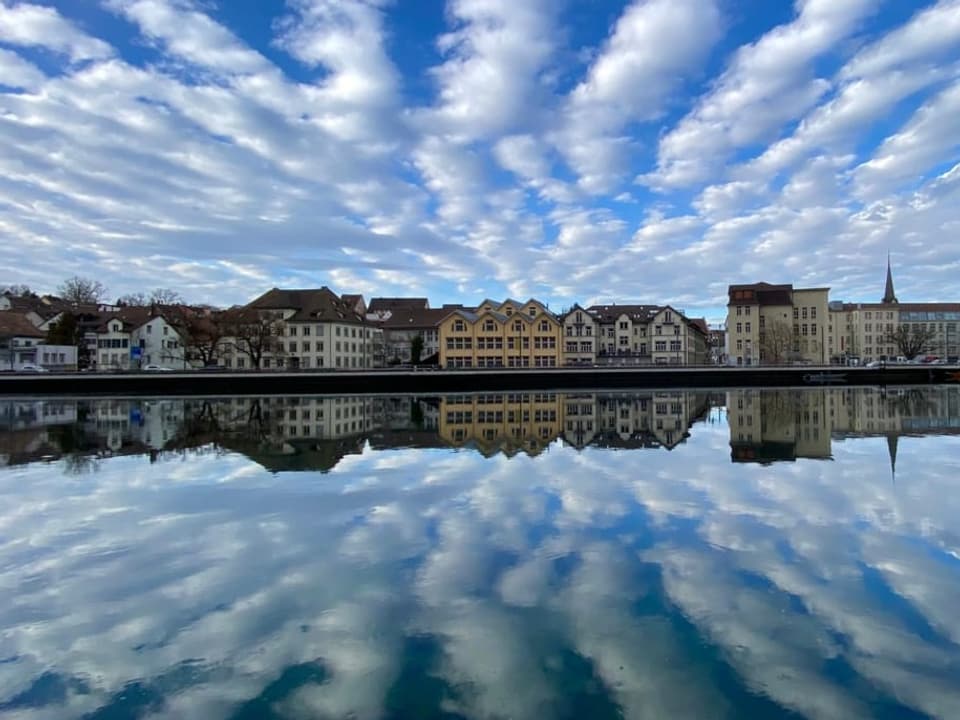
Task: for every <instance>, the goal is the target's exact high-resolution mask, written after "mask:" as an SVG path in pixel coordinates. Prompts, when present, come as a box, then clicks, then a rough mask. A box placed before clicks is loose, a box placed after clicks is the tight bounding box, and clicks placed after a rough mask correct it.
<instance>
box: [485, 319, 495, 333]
mask: <svg viewBox="0 0 960 720" xmlns="http://www.w3.org/2000/svg"><path fill="white" fill-rule="evenodd" d="M496 328H497V325H496V323H495V322H493V320H484V321H483V329H484V330H486V331H487V332H493V331H494V330H496Z"/></svg>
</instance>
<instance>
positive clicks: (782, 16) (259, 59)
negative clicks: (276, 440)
mask: <svg viewBox="0 0 960 720" xmlns="http://www.w3.org/2000/svg"><path fill="white" fill-rule="evenodd" d="M958 16H960V2H958V0H922V1H921V0H917V1H915V2H903V3H892V2H888V3H876V2H872V1H868V0H856V1H853V2H846V3H836V2H827V1H825V0H805V1H802V2H801V1H799V0H798V1H797V2H796V3H793V4H790V3H769V2H761V1H760V0H738V1H736V2H734V1H732V0H727V1H721V0H629V1H628V0H597V2H591V3H589V4H584V3H582V2H575V1H574V0H571V1H570V2H567V3H553V2H546V0H543V1H533V0H531V1H530V2H524V3H509V2H502V1H499V0H448V1H447V2H443V1H441V0H425V1H424V2H422V3H421V2H418V3H400V2H386V1H385V2H381V1H379V0H378V1H376V2H372V1H366V0H364V1H361V0H341V1H340V2H337V3H330V2H326V1H325V0H296V1H294V0H290V1H289V2H280V1H279V0H278V1H277V2H274V3H251V2H230V3H226V2H219V3H216V2H203V3H196V2H186V1H180V0H177V1H174V0H104V1H103V2H88V3H76V2H67V1H66V0H60V1H54V0H32V1H21V0H17V1H14V0H3V2H0V75H2V80H0V107H2V108H3V111H2V112H0V196H2V198H3V201H2V202H0V231H2V232H3V237H4V238H5V242H4V243H3V244H2V247H0V263H2V264H3V266H4V267H5V268H8V272H7V275H6V276H5V277H3V278H0V282H2V283H4V284H20V283H23V284H26V285H28V286H30V287H31V288H33V289H34V290H35V291H37V292H50V291H52V290H53V289H54V287H55V285H56V283H57V282H59V281H60V280H62V279H63V277H64V276H67V275H73V274H76V275H80V276H84V277H96V278H98V279H99V280H101V281H102V282H103V283H104V284H105V285H107V286H108V287H109V288H110V289H111V293H112V294H113V295H115V296H121V295H125V294H128V293H132V292H137V291H140V290H142V289H143V288H144V287H154V286H162V287H172V288H175V289H177V290H178V292H180V293H181V294H182V295H183V297H184V298H185V299H187V300H189V301H190V302H194V303H210V304H217V305H232V304H243V303H245V302H248V301H249V300H251V299H252V298H253V297H255V295H256V292H257V290H261V289H265V288H269V287H319V286H323V285H326V286H329V287H332V288H335V289H336V290H337V292H347V293H363V294H364V295H365V296H367V297H371V296H376V295H380V296H401V295H423V296H426V297H429V298H430V299H431V302H435V303H437V304H442V303H450V302H478V301H479V300H480V299H482V298H485V297H492V298H503V297H515V298H523V299H525V298H530V297H533V298H538V299H541V300H542V301H544V302H548V303H549V304H550V306H551V308H555V309H557V310H559V309H561V308H562V307H569V306H570V305H572V304H573V303H574V302H580V303H586V304H600V303H606V302H613V301H616V302H670V303H672V304H675V305H676V306H677V307H678V308H682V309H683V310H684V311H685V312H687V313H689V314H691V315H706V316H707V317H708V319H710V321H711V322H712V323H716V322H718V321H719V320H720V319H721V318H722V316H723V314H724V307H725V304H726V303H725V298H726V289H727V286H728V285H730V284H735V283H738V282H750V281H755V280H761V279H762V280H766V281H768V282H771V283H780V282H792V283H794V284H797V285H799V286H807V287H809V286H820V285H826V286H829V287H831V295H832V296H834V297H837V298H840V299H843V300H845V301H849V302H875V301H876V300H877V299H878V297H877V288H878V285H879V286H880V288H881V289H882V279H883V275H882V273H883V265H884V263H885V260H886V257H887V253H888V252H889V253H890V255H891V257H892V261H893V267H894V271H895V273H896V276H897V287H898V292H899V294H900V296H901V300H903V301H911V300H914V301H923V302H927V301H945V302H946V301H953V300H955V299H956V298H958V297H960V273H957V268H958V267H960V249H958V244H957V243H956V242H951V239H952V238H953V236H954V235H955V233H956V227H958V225H960V202H958V200H960V127H958V126H957V124H956V122H955V117H956V115H957V113H958V111H960V71H958V68H960V26H958V24H957V23H956V18H957V17H958ZM638 279H639V280H640V283H638ZM638 285H640V287H638ZM251 288H256V289H257V290H251ZM110 299H111V300H113V299H115V298H110Z"/></svg>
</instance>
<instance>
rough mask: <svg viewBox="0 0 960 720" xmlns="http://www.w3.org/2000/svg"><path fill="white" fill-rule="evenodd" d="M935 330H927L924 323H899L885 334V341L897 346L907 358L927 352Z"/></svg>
mask: <svg viewBox="0 0 960 720" xmlns="http://www.w3.org/2000/svg"><path fill="white" fill-rule="evenodd" d="M936 336H937V333H936V331H935V330H928V329H927V326H926V325H923V324H917V323H900V324H899V325H897V326H895V327H894V329H893V330H891V331H890V332H888V333H887V334H886V335H885V341H886V342H888V343H891V344H893V345H896V346H897V350H899V351H900V354H901V355H903V356H904V357H905V358H907V359H908V360H913V359H914V358H915V357H916V356H917V355H920V354H921V353H925V352H928V351H929V350H930V349H931V348H932V346H933V340H934V338H936Z"/></svg>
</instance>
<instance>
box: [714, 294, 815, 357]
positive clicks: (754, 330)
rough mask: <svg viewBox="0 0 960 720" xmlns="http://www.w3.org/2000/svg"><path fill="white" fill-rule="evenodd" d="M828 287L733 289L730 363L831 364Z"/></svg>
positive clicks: (729, 316) (729, 306)
mask: <svg viewBox="0 0 960 720" xmlns="http://www.w3.org/2000/svg"><path fill="white" fill-rule="evenodd" d="M828 294H829V288H794V287H793V285H789V284H785V285H771V284H770V283H765V282H760V283H753V284H751V285H731V286H730V287H729V288H728V303H727V321H726V334H727V348H726V354H727V362H728V364H730V365H782V364H788V363H803V364H824V363H826V362H827V361H828V360H829V347H828V345H829V341H828V334H829V331H828V324H829V318H828Z"/></svg>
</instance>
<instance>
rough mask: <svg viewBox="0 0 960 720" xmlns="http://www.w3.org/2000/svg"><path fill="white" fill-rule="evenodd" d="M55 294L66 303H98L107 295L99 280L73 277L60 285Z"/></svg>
mask: <svg viewBox="0 0 960 720" xmlns="http://www.w3.org/2000/svg"><path fill="white" fill-rule="evenodd" d="M57 293H59V295H60V297H62V298H63V299H64V300H66V301H67V302H72V303H78V304H79V303H98V302H100V300H102V299H103V297H104V296H105V295H106V294H107V288H106V286H105V285H104V284H103V283H102V282H100V281H99V280H93V279H91V278H83V277H80V276H79V275H74V276H73V277H72V278H69V279H67V280H64V281H63V282H62V283H60V285H59V286H58V287H57Z"/></svg>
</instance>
